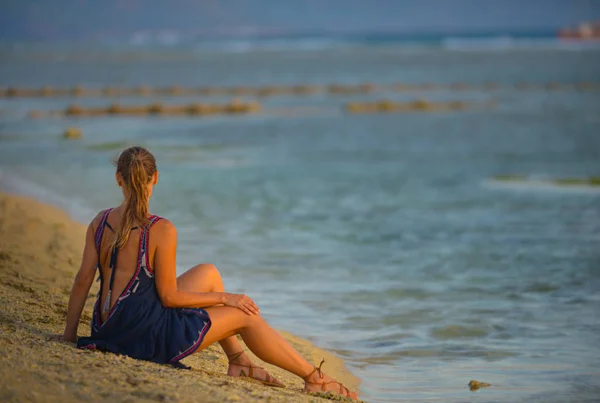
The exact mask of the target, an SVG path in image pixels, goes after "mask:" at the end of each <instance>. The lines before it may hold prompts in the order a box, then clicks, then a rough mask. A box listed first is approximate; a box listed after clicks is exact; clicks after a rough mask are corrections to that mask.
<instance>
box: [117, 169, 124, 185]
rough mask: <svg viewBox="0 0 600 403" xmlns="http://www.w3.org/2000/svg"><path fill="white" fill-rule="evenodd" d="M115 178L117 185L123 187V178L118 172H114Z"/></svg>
mask: <svg viewBox="0 0 600 403" xmlns="http://www.w3.org/2000/svg"><path fill="white" fill-rule="evenodd" d="M115 179H116V180H117V185H119V187H123V179H121V174H120V173H118V172H116V173H115Z"/></svg>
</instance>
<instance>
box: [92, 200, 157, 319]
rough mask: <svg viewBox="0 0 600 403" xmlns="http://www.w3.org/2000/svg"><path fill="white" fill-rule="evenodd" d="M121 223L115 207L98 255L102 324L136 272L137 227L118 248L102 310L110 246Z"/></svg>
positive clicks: (107, 221)
mask: <svg viewBox="0 0 600 403" xmlns="http://www.w3.org/2000/svg"><path fill="white" fill-rule="evenodd" d="M100 221H101V219H98V223H97V225H100ZM120 221H121V211H120V209H119V208H118V207H117V208H115V209H114V210H112V211H111V212H110V213H109V215H108V218H107V220H106V225H105V228H104V233H103V235H102V241H101V243H100V252H99V253H100V254H99V262H100V270H101V272H102V278H103V279H104V286H103V287H102V293H101V296H100V307H101V309H100V318H101V319H102V322H104V321H105V320H106V318H107V316H108V314H109V311H110V308H112V307H113V306H114V304H115V303H116V301H117V299H118V298H119V296H120V295H121V294H122V293H123V290H124V289H125V287H127V284H129V282H130V281H131V278H132V277H133V275H134V274H135V272H136V269H137V264H138V262H137V259H138V252H139V247H140V234H141V231H140V228H139V227H138V226H136V227H134V228H133V229H132V231H131V233H130V235H129V239H128V240H127V243H125V246H123V247H122V248H119V251H118V254H117V262H116V266H115V270H114V280H113V286H112V292H111V298H110V304H109V309H107V310H104V309H102V307H104V306H105V304H106V298H107V295H108V290H109V284H110V277H111V272H112V270H111V267H110V259H111V255H112V245H113V242H114V240H115V237H116V236H117V234H116V231H117V228H118V227H119V223H120ZM152 252H153V250H152V249H151V250H149V251H148V252H147V253H150V254H151V255H150V256H149V257H150V259H149V261H150V262H152V261H153V259H152V258H153V253H152Z"/></svg>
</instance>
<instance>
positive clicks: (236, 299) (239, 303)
mask: <svg viewBox="0 0 600 403" xmlns="http://www.w3.org/2000/svg"><path fill="white" fill-rule="evenodd" d="M225 306H231V307H234V308H237V309H239V310H241V311H242V312H244V313H245V314H247V315H258V314H259V313H260V310H259V309H258V307H257V306H256V304H255V303H254V301H253V300H252V298H250V297H248V296H246V295H244V294H225Z"/></svg>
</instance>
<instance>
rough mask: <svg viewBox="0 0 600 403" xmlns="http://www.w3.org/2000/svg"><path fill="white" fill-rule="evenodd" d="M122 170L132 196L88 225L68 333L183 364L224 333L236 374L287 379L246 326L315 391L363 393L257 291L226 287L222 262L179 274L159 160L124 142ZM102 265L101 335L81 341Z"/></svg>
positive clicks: (96, 327)
mask: <svg viewBox="0 0 600 403" xmlns="http://www.w3.org/2000/svg"><path fill="white" fill-rule="evenodd" d="M116 179H117V184H118V185H119V186H120V187H121V189H122V191H123V196H124V201H123V203H122V204H121V205H120V206H118V207H116V208H112V209H108V210H104V211H102V212H100V213H99V214H98V215H97V216H96V218H94V219H93V220H92V222H91V223H90V225H89V227H88V230H87V235H86V242H85V249H84V251H83V259H82V262H81V267H80V269H79V272H78V273H77V276H76V277H75V282H74V284H73V289H72V291H71V297H70V299H69V307H68V312H67V323H66V326H65V331H64V334H63V335H62V336H61V337H60V338H61V339H63V340H65V341H70V342H77V346H78V347H80V348H90V349H98V350H103V351H110V352H113V353H117V354H125V355H128V356H131V357H133V358H137V359H142V360H148V361H154V362H158V363H165V364H173V365H176V366H177V365H181V364H179V361H180V360H181V359H183V358H184V357H187V356H188V355H190V354H193V353H194V352H196V351H198V350H202V349H204V348H206V347H208V346H209V345H211V344H213V343H215V342H219V344H220V345H221V347H222V348H223V351H224V352H225V354H227V357H228V358H229V368H228V370H227V374H228V375H231V376H248V377H251V378H254V379H257V380H258V381H260V382H262V383H263V384H266V385H270V386H282V385H281V383H280V382H279V381H278V380H277V379H275V378H274V377H272V376H271V375H270V374H269V373H267V371H265V370H264V369H263V368H261V367H258V366H256V365H254V363H253V362H252V361H251V360H250V359H249V358H248V357H247V356H246V354H244V352H243V350H242V346H241V345H240V343H239V341H238V339H237V338H236V335H237V334H239V335H240V336H241V337H242V339H243V340H244V342H245V343H246V345H247V346H248V348H250V350H252V352H253V353H255V354H256V355H257V356H258V357H259V358H260V359H262V360H264V361H266V362H268V363H271V364H273V365H276V366H278V367H280V368H283V369H285V370H287V371H290V372H291V373H293V374H295V375H297V376H299V377H301V378H303V379H304V385H305V387H304V389H305V391H308V392H325V391H332V392H334V393H338V394H341V395H344V396H348V397H351V398H353V399H355V398H356V397H357V395H356V393H353V392H350V391H349V390H348V389H347V388H345V387H344V386H343V385H342V384H340V383H339V382H337V381H335V380H334V379H332V378H330V377H329V376H327V375H325V374H324V373H323V372H322V371H321V368H320V366H319V368H316V367H313V366H312V365H311V364H309V363H308V362H307V361H306V360H305V359H304V358H302V357H301V356H300V355H299V354H298V353H297V352H296V351H295V350H294V349H293V348H292V347H291V346H290V345H289V344H288V342H287V341H285V340H284V339H283V338H282V337H281V336H280V335H279V334H278V333H277V332H275V331H274V330H273V329H272V328H271V327H270V326H269V325H268V324H267V322H266V321H265V320H264V319H263V318H262V317H261V316H260V311H259V309H258V307H257V306H256V304H255V303H254V301H253V300H252V299H250V298H249V297H247V296H246V295H242V294H230V293H226V292H225V290H224V288H223V281H222V279H221V275H220V274H219V271H218V270H217V269H216V267H215V266H214V265H212V264H200V265H198V266H195V267H193V268H192V269H190V270H188V271H187V272H185V273H184V274H182V275H181V276H179V277H176V272H175V251H176V249H177V231H176V230H175V226H174V225H173V224H172V223H171V222H170V221H168V220H166V219H164V218H161V217H158V216H155V215H150V214H149V212H148V204H149V201H150V197H151V195H152V190H153V187H154V185H156V183H157V182H158V171H157V170H156V162H155V159H154V156H153V155H152V154H151V153H150V152H149V151H148V150H146V149H144V148H141V147H131V148H128V149H126V150H125V151H123V152H122V153H121V155H120V156H119V159H118V161H117V172H116ZM96 268H98V270H99V276H100V292H99V294H98V298H97V300H96V304H95V306H94V313H93V318H92V323H91V328H92V334H91V336H90V337H81V338H79V340H78V339H77V327H78V324H79V319H80V316H81V312H82V310H83V307H84V305H85V300H86V297H87V295H88V292H89V290H90V287H91V285H92V282H93V281H94V274H95V272H96ZM321 364H322V363H321Z"/></svg>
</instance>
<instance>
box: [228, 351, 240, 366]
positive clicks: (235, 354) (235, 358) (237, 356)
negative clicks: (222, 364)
mask: <svg viewBox="0 0 600 403" xmlns="http://www.w3.org/2000/svg"><path fill="white" fill-rule="evenodd" d="M242 354H244V351H243V350H242V351H240V352H239V353H234V354H231V355H228V356H227V359H228V360H229V362H230V363H231V361H235V360H237V359H238V358H239V357H241V356H242ZM234 365H241V364H234Z"/></svg>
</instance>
